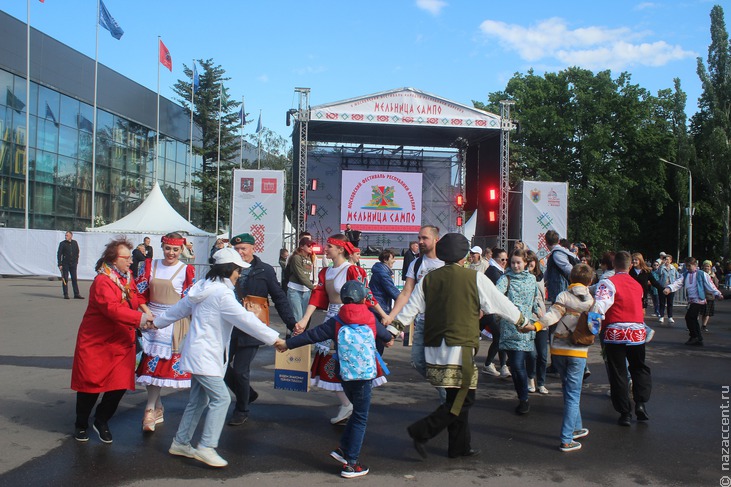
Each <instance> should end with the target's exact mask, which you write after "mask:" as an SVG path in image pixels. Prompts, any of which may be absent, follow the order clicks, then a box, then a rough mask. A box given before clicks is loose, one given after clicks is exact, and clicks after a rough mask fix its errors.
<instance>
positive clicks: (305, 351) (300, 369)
mask: <svg viewBox="0 0 731 487" xmlns="http://www.w3.org/2000/svg"><path fill="white" fill-rule="evenodd" d="M311 362H312V345H305V346H304V347H299V348H295V349H293V350H292V349H290V350H287V351H286V352H283V353H280V352H275V354H274V388H275V389H283V390H285V391H296V392H308V391H309V390H310V367H311Z"/></svg>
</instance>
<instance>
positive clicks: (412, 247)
mask: <svg viewBox="0 0 731 487" xmlns="http://www.w3.org/2000/svg"><path fill="white" fill-rule="evenodd" d="M418 258H419V242H417V241H416V240H414V241H413V242H409V248H408V249H407V250H406V253H405V254H404V264H403V267H402V268H401V280H402V281H404V282H406V272H407V271H408V270H409V266H410V265H411V263H412V262H413V261H415V260H416V259H418Z"/></svg>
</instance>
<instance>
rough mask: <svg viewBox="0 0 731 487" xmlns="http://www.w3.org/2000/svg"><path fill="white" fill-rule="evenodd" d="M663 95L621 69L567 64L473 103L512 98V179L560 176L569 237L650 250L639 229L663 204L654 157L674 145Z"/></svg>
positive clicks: (651, 242)
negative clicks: (516, 128) (515, 129)
mask: <svg viewBox="0 0 731 487" xmlns="http://www.w3.org/2000/svg"><path fill="white" fill-rule="evenodd" d="M668 95H669V93H665V94H662V95H660V97H654V96H651V95H650V93H649V92H647V90H645V89H643V88H641V87H639V86H638V85H636V84H632V83H631V77H630V75H629V74H627V73H621V74H620V75H619V77H618V78H616V79H612V77H611V73H610V72H609V71H602V72H599V73H596V74H594V73H592V72H591V71H588V70H585V69H581V68H577V67H572V68H568V69H566V70H563V71H560V72H558V73H546V74H545V75H544V76H542V77H541V76H537V75H535V74H534V73H533V71H532V70H531V71H529V72H528V73H527V74H526V75H523V74H520V73H516V74H515V75H514V76H513V78H512V79H511V80H510V81H509V82H508V84H507V87H506V89H505V91H503V92H496V93H492V94H490V95H489V98H488V104H487V105H484V104H482V103H478V102H476V103H475V105H476V106H477V107H478V108H481V107H484V108H486V109H488V110H490V111H497V108H498V103H499V101H500V100H502V99H512V100H514V101H515V102H516V104H515V107H514V112H513V116H514V117H515V119H517V120H518V121H519V122H520V124H521V132H520V134H516V135H515V136H514V137H513V138H512V141H511V183H512V184H515V183H516V182H518V181H520V180H523V179H542V180H549V181H550V180H552V181H567V182H568V184H569V222H568V228H569V235H567V237H568V238H569V239H573V240H574V241H579V240H581V241H584V242H587V243H589V244H590V247H592V249H593V250H594V251H595V252H601V251H603V250H607V249H620V248H630V249H632V250H640V251H643V252H645V253H649V252H650V251H651V252H652V253H654V252H656V251H657V250H656V248H655V246H656V244H657V242H656V241H655V238H654V237H655V236H654V235H648V234H647V233H646V232H645V231H644V229H645V228H646V225H647V224H648V222H650V221H651V220H653V219H657V217H658V216H659V215H661V214H662V213H663V211H664V208H665V206H666V205H667V204H668V202H669V201H670V200H669V197H668V193H667V191H666V189H665V187H664V180H665V178H664V174H665V173H664V167H662V163H661V162H660V161H659V160H658V157H657V156H658V154H665V153H666V151H667V147H669V146H673V144H672V141H673V133H672V130H671V128H670V123H669V120H668V113H667V111H668V107H667V105H668V103H669V100H668V99H667V97H668Z"/></svg>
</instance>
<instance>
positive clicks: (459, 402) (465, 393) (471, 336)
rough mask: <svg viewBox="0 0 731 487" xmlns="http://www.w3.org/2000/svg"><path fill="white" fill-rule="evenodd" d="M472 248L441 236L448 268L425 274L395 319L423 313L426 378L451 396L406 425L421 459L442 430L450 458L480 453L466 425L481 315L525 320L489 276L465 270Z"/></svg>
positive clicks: (459, 237) (441, 252)
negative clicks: (447, 439) (431, 440)
mask: <svg viewBox="0 0 731 487" xmlns="http://www.w3.org/2000/svg"><path fill="white" fill-rule="evenodd" d="M469 248H470V247H469V242H468V240H467V239H466V238H465V236H464V235H461V234H458V233H449V234H447V235H445V236H444V237H442V238H441V239H440V240H439V241H438V242H437V248H436V251H437V257H438V258H439V259H441V260H443V261H444V267H441V268H439V269H435V270H433V271H432V272H430V273H429V274H427V275H426V276H424V278H423V279H422V280H421V281H420V282H419V283H418V284H417V285H416V287H415V288H414V292H413V293H412V294H411V297H410V298H409V301H408V303H407V304H406V306H404V308H403V309H402V310H401V312H400V313H399V315H398V316H397V317H396V320H397V321H400V322H401V323H403V324H404V325H407V324H410V323H411V321H413V319H414V317H415V316H416V315H417V314H418V313H424V320H425V322H424V345H425V349H424V355H425V358H426V368H427V380H429V382H430V383H431V384H432V385H433V386H435V387H443V388H445V389H446V392H447V400H446V402H445V403H444V404H442V405H440V406H439V407H438V408H437V409H436V410H435V411H434V412H433V413H431V414H429V415H428V416H426V417H425V418H423V419H420V420H419V421H417V422H415V423H414V424H412V425H411V426H409V427H408V432H409V436H411V438H412V439H413V441H414V448H416V451H417V452H418V453H419V455H421V457H422V458H426V455H427V452H426V442H427V441H428V440H430V439H432V438H434V437H435V436H437V435H438V434H439V433H440V432H441V431H442V430H444V429H447V431H448V432H449V448H448V452H447V453H448V455H449V457H450V458H458V457H464V456H473V455H477V454H479V453H480V451H479V450H476V449H473V448H472V445H471V444H470V430H469V424H468V414H469V409H470V407H471V406H472V405H473V404H474V402H475V390H476V389H477V376H478V374H477V367H476V366H475V362H474V356H475V354H477V350H478V348H479V343H480V326H479V319H480V311H482V312H483V313H485V314H498V315H500V316H503V317H505V318H506V319H508V320H510V321H512V322H514V323H515V324H516V326H522V325H523V324H524V321H525V320H524V318H523V315H522V314H521V313H520V311H519V310H518V308H516V307H515V305H513V303H511V302H510V300H508V298H506V297H505V295H503V294H502V293H501V292H500V291H498V290H497V289H496V288H495V285H494V284H493V283H492V282H491V281H490V279H489V278H488V277H487V276H486V275H485V274H483V273H481V272H476V271H474V270H472V269H468V268H465V267H464V262H465V258H466V256H467V253H468V252H469Z"/></svg>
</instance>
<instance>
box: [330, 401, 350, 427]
mask: <svg viewBox="0 0 731 487" xmlns="http://www.w3.org/2000/svg"><path fill="white" fill-rule="evenodd" d="M351 414H353V405H352V404H348V405H347V406H340V409H338V414H337V416H335V417H334V418H330V423H332V424H338V423H340V422H342V421H345V420H346V419H348V418H349V417H350V415H351Z"/></svg>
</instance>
